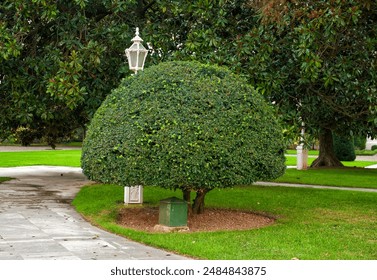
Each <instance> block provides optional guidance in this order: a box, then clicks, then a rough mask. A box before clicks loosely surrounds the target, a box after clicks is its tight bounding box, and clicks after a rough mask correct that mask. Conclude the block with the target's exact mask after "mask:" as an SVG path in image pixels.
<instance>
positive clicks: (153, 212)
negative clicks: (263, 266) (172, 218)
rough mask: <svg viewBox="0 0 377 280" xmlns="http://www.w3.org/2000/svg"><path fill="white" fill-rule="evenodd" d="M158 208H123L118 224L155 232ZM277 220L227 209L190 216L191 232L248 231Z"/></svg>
mask: <svg viewBox="0 0 377 280" xmlns="http://www.w3.org/2000/svg"><path fill="white" fill-rule="evenodd" d="M158 212H159V210H158V207H133V208H123V209H122V210H121V211H120V213H119V217H118V224H120V225H122V226H123V227H126V228H132V229H135V230H140V231H147V232H155V230H154V226H155V225H157V224H158ZM274 222H275V219H273V218H271V217H267V216H263V215H260V214H256V213H252V212H247V211H237V210H225V209H208V208H207V209H206V210H205V212H204V214H200V215H190V216H189V217H188V227H189V229H190V232H197V231H226V230H247V229H254V228H260V227H264V226H268V225H271V224H273V223H274Z"/></svg>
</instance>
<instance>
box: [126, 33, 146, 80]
mask: <svg viewBox="0 0 377 280" xmlns="http://www.w3.org/2000/svg"><path fill="white" fill-rule="evenodd" d="M131 41H132V42H133V44H132V45H131V47H129V48H128V49H126V50H125V53H126V56H127V60H128V65H129V67H130V70H133V71H134V72H135V74H137V71H138V70H143V69H144V62H145V59H146V58H147V55H148V50H147V49H146V48H145V47H144V46H143V45H142V44H141V42H143V39H141V38H140V37H139V28H138V27H136V33H135V37H134V38H133V39H132V40H131Z"/></svg>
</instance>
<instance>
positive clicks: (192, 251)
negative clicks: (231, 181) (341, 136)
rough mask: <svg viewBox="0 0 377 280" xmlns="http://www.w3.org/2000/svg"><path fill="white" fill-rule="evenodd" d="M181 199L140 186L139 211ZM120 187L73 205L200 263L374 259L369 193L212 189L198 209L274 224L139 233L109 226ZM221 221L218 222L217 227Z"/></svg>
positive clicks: (91, 191) (376, 197) (86, 194)
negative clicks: (240, 212)
mask: <svg viewBox="0 0 377 280" xmlns="http://www.w3.org/2000/svg"><path fill="white" fill-rule="evenodd" d="M172 195H175V196H178V197H180V196H181V193H180V192H177V193H174V192H172V191H169V190H164V189H160V188H157V187H145V189H144V201H145V203H144V205H148V206H150V205H158V201H159V200H160V199H163V198H166V197H170V196H172ZM122 199H123V188H122V187H118V186H112V185H94V186H87V187H84V188H83V189H82V190H81V191H80V192H79V194H78V195H77V197H76V198H75V200H74V201H73V205H74V206H75V207H76V209H77V210H78V211H79V212H80V213H82V214H83V215H84V216H85V217H86V218H88V219H90V220H91V221H92V222H93V223H95V224H97V225H100V226H101V227H103V228H105V229H107V230H109V231H112V232H115V233H117V234H120V235H123V236H126V237H128V238H131V239H133V240H135V241H138V242H142V243H145V244H148V245H152V246H155V247H160V248H164V249H167V250H170V251H174V252H177V253H180V254H184V255H188V256H193V257H195V258H202V259H234V260H236V259H244V260H246V259H292V258H299V259H324V260H329V259H347V260H348V259H360V260H361V259H369V260H375V259H377V235H376V232H377V207H376V205H377V194H376V193H363V192H352V191H337V190H315V189H304V188H302V189H301V188H299V189H297V188H282V187H258V186H247V187H237V188H233V189H223V190H220V189H215V190H213V191H211V192H210V193H208V195H207V198H206V207H221V208H232V209H244V210H245V209H246V210H250V211H254V212H262V213H268V214H269V215H273V216H275V217H277V220H276V223H275V224H274V225H272V226H268V227H265V228H260V229H254V230H243V231H223V232H201V233H145V232H140V231H135V230H132V229H126V228H123V227H121V226H119V225H117V224H116V217H117V213H118V210H119V208H121V207H124V206H122ZM219 222H221V221H219Z"/></svg>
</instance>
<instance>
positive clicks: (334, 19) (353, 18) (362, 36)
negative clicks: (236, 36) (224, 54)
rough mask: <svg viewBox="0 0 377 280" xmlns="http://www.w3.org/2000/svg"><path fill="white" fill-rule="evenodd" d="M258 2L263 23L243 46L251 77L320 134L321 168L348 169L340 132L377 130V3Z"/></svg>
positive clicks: (350, 0) (333, 0)
mask: <svg viewBox="0 0 377 280" xmlns="http://www.w3.org/2000/svg"><path fill="white" fill-rule="evenodd" d="M257 2H258V3H257V4H258V5H259V6H258V8H260V11H261V19H260V23H261V24H260V25H259V26H258V27H255V28H254V29H252V30H251V32H250V33H248V34H246V35H245V36H244V37H243V38H242V40H241V41H242V42H243V44H244V45H243V47H245V49H247V50H248V53H245V54H244V57H245V59H246V60H247V65H248V66H249V67H247V70H248V71H249V73H250V75H249V77H250V78H251V79H252V80H253V81H254V83H255V84H256V85H257V87H258V88H260V89H261V90H263V91H264V92H265V95H266V96H267V97H268V98H269V99H270V100H271V101H272V102H275V103H276V104H277V106H279V108H280V110H281V112H282V113H284V114H285V117H286V118H290V117H292V118H293V119H294V118H295V119H296V121H297V122H301V121H303V122H304V123H305V125H306V129H307V131H309V132H311V133H315V134H316V135H318V137H319V140H320V146H321V149H320V156H319V158H318V160H316V161H315V162H314V164H313V165H314V166H322V165H339V164H341V163H340V162H339V161H338V160H337V159H336V157H335V156H334V154H333V152H332V132H335V133H337V134H340V135H345V136H347V135H348V136H349V135H352V134H353V135H358V134H361V135H364V136H365V135H376V132H377V91H376V85H377V83H376V82H377V76H376V67H377V41H376V38H377V1H365V0H347V1H344V0H326V1H325V0H315V1H314V0H313V1H298V0H297V1H296V0H292V1H286V0H270V1H268V0H266V1H257ZM241 51H242V50H241ZM249 53H251V54H252V55H249Z"/></svg>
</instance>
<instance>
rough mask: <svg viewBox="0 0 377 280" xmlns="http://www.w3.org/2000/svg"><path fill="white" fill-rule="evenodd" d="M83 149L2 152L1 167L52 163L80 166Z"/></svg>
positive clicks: (0, 157) (55, 164) (0, 156)
mask: <svg viewBox="0 0 377 280" xmlns="http://www.w3.org/2000/svg"><path fill="white" fill-rule="evenodd" d="M80 158H81V150H46V151H26V152H25V151H22V152H21V151H20V152H0V167H16V166H32V165H51V166H70V167H80Z"/></svg>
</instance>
